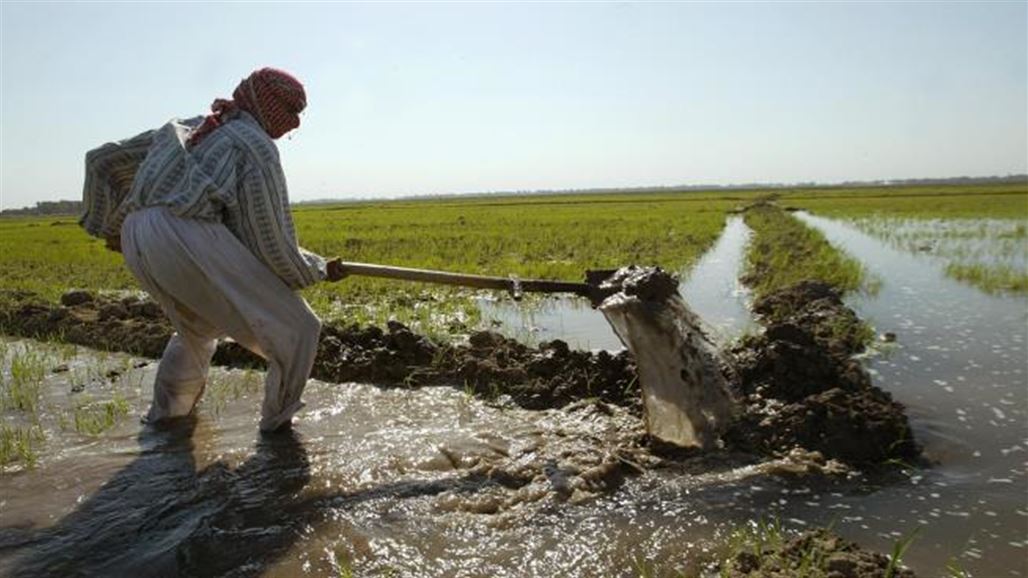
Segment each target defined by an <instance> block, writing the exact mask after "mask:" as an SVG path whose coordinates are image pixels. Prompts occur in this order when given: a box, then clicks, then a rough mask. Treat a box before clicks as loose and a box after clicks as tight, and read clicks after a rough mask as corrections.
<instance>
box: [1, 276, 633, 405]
mask: <svg viewBox="0 0 1028 578" xmlns="http://www.w3.org/2000/svg"><path fill="white" fill-rule="evenodd" d="M0 297H2V299H0V303H5V304H6V305H5V306H3V307H0V330H2V332H3V333H5V334H8V335H16V336H21V337H30V338H36V339H42V340H59V341H65V342H68V343H74V344H78V345H84V346H88V347H93V348H97V349H106V350H111V351H123V352H126V353H131V354H135V355H140V356H144V357H151V358H155V359H156V358H159V357H160V356H161V354H162V352H163V351H164V346H165V345H166V344H167V341H168V339H169V338H170V337H171V335H172V333H173V331H174V330H173V328H172V326H171V324H170V323H169V322H168V320H167V318H166V317H165V316H164V314H163V312H162V311H161V308H160V307H159V306H158V305H157V304H156V303H154V302H153V301H150V300H146V299H140V298H139V297H135V296H129V297H115V296H108V295H99V294H95V293H91V292H87V291H81V290H75V291H69V292H67V293H65V294H64V295H63V296H62V297H61V303H60V305H54V304H48V303H46V302H44V301H42V300H40V299H38V298H37V297H36V296H35V295H32V294H28V293H11V292H7V293H5V294H4V295H2V296H0ZM213 362H214V363H215V364H216V365H228V366H236V367H261V366H263V365H264V361H263V360H262V359H261V358H260V357H258V356H257V355H255V354H253V353H251V352H250V351H248V350H247V349H245V348H243V347H242V346H240V345H239V344H237V343H235V342H233V341H232V340H222V341H221V342H220V343H219V344H218V349H217V351H216V352H215V354H214V360H213ZM311 375H312V377H314V378H315V379H320V380H323V381H332V382H351V381H357V382H365V383H374V384H376V385H381V386H402V387H417V386H426V385H451V386H457V387H461V388H464V389H466V390H468V391H471V392H474V393H475V394H477V395H480V396H483V397H486V398H497V397H499V396H502V395H508V396H510V397H511V399H512V400H513V401H514V402H515V403H516V404H518V405H519V406H521V407H524V408H527V409H546V408H559V407H563V406H565V405H567V404H569V403H571V402H574V401H579V400H583V399H595V400H597V401H602V402H606V403H612V404H616V405H619V406H623V407H626V408H629V409H630V410H632V411H633V412H635V413H638V412H640V411H641V409H640V407H641V406H640V401H639V387H638V384H637V380H636V375H635V365H634V362H633V360H632V358H631V356H630V354H628V353H627V352H620V353H615V354H611V353H608V352H606V351H599V352H596V353H592V352H587V351H577V350H572V349H570V348H569V347H568V345H567V343H565V342H563V341H560V340H554V341H549V342H544V343H541V344H540V345H539V346H538V347H528V346H526V345H524V344H522V343H519V342H517V341H515V340H513V339H508V338H506V337H503V336H502V335H500V334H498V333H492V332H488V331H482V332H476V333H472V334H471V335H470V336H469V337H468V339H467V341H466V342H463V343H454V344H440V343H437V342H434V341H432V340H430V339H428V338H426V337H424V336H421V335H418V334H415V333H414V332H412V331H411V330H410V329H409V328H408V327H406V326H404V325H403V324H401V323H397V322H390V323H389V324H388V326H387V327H386V328H385V329H382V328H379V327H376V326H366V327H360V326H357V325H342V324H331V323H329V324H326V325H325V326H324V327H323V328H322V332H321V338H320V341H319V344H318V356H317V359H316V361H315V365H314V369H313V371H312V374H311Z"/></svg>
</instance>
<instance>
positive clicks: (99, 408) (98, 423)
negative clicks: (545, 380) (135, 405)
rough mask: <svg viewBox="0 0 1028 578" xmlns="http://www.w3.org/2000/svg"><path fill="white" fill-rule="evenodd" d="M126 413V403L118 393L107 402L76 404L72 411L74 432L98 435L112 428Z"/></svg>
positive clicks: (127, 405)
mask: <svg viewBox="0 0 1028 578" xmlns="http://www.w3.org/2000/svg"><path fill="white" fill-rule="evenodd" d="M128 412H129V404H128V401H127V400H126V399H125V398H124V397H122V396H121V394H119V393H115V394H114V397H113V398H112V399H110V400H108V401H103V402H97V403H89V402H83V403H79V404H76V406H75V408H74V409H73V411H72V417H73V421H74V425H75V431H77V432H79V433H81V434H86V435H99V434H101V433H103V432H105V431H107V430H109V429H111V428H112V427H114V426H115V425H116V424H117V423H118V422H119V421H120V420H121V418H123V417H125V416H126V415H128Z"/></svg>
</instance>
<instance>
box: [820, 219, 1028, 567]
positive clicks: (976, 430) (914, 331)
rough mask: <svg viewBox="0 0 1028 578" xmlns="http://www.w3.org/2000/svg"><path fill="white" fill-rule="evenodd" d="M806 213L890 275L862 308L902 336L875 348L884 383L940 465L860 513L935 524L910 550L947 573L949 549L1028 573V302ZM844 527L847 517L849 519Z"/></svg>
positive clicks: (870, 521) (965, 558)
mask: <svg viewBox="0 0 1028 578" xmlns="http://www.w3.org/2000/svg"><path fill="white" fill-rule="evenodd" d="M800 217H801V218H802V219H803V220H804V221H805V222H807V223H808V224H811V225H813V226H815V227H817V228H818V229H820V230H821V231H822V232H824V233H825V234H826V236H827V237H828V238H829V240H830V241H831V242H832V243H835V244H837V245H839V246H842V247H845V249H846V250H847V251H848V252H850V253H851V254H852V255H854V256H855V257H857V258H858V259H860V260H861V261H862V262H864V263H865V264H867V266H868V267H869V268H870V269H871V270H872V271H873V272H874V273H875V274H876V275H878V276H879V277H880V278H881V279H882V280H883V283H882V286H881V288H880V290H879V292H878V294H877V295H875V296H874V297H863V298H857V299H856V300H855V302H854V305H855V307H856V309H857V310H858V311H859V312H860V314H861V315H862V316H863V317H865V318H866V319H868V320H869V321H871V322H872V323H873V324H874V325H875V326H876V327H877V329H878V330H879V331H880V332H894V333H896V336H897V337H896V343H895V345H890V346H887V347H884V348H883V351H881V352H880V353H879V354H878V355H874V356H871V357H870V358H869V359H868V363H869V364H870V368H871V370H872V371H873V373H874V375H875V379H876V382H877V383H878V385H880V386H881V387H884V388H886V389H887V390H888V391H890V392H891V393H892V394H893V395H894V396H895V397H896V398H897V399H898V400H899V401H900V402H902V403H903V404H905V405H906V406H907V408H908V411H909V413H910V416H911V424H912V425H913V427H914V429H915V434H916V436H917V439H918V440H919V441H920V443H922V444H923V445H924V447H925V454H926V456H927V457H928V458H929V459H930V460H932V461H933V462H935V465H933V466H932V467H929V468H927V469H924V470H918V471H917V472H916V473H914V474H913V475H912V477H911V478H910V480H909V482H908V483H905V484H901V485H899V486H897V487H892V488H889V489H887V490H882V491H880V492H877V493H876V494H875V495H873V496H871V497H869V499H867V500H864V501H862V503H860V504H859V505H856V507H855V508H853V510H855V511H852V512H848V513H847V516H858V517H860V518H862V524H863V525H866V526H869V527H874V526H875V525H876V524H877V523H884V522H887V523H889V524H895V525H898V526H902V525H906V526H907V527H908V528H911V527H915V526H920V527H922V528H923V529H922V530H921V532H920V536H919V537H918V539H917V543H915V545H914V547H913V548H912V550H911V553H910V555H909V556H910V557H909V560H910V561H911V563H914V564H915V567H917V565H916V563H915V562H914V561H915V560H921V561H923V564H924V565H925V567H926V568H927V569H929V570H931V569H932V568H936V570H931V571H930V572H927V573H928V574H929V575H931V574H932V572H934V573H938V567H939V566H938V564H940V563H941V562H942V560H941V557H943V554H944V553H948V554H954V555H958V556H959V557H960V559H961V562H962V563H963V564H964V566H965V567H966V568H967V569H969V570H971V571H973V572H974V573H975V575H980V576H1024V575H1026V574H1028V505H1026V502H1025V498H1026V495H1028V469H1026V464H1028V415H1026V410H1028V377H1026V374H1025V371H1026V366H1025V362H1026V359H1028V357H1026V355H1028V345H1026V342H1025V334H1026V327H1028V308H1026V300H1025V298H1023V297H1016V296H994V295H988V294H986V293H984V292H982V291H980V290H978V289H976V288H974V287H970V286H967V285H964V284H961V283H957V282H955V281H953V280H951V279H949V278H948V277H947V276H946V275H945V272H944V267H943V266H941V264H940V263H939V262H938V261H937V260H935V259H932V258H930V257H928V256H923V255H919V254H911V253H909V252H906V251H901V250H897V249H894V248H892V247H890V246H887V245H886V244H884V243H882V242H881V241H879V240H878V239H876V238H873V237H871V236H868V235H866V234H864V233H862V232H860V231H859V230H857V229H856V228H853V227H850V226H847V225H845V224H841V223H838V222H834V221H831V220H828V219H824V218H820V217H815V216H811V215H806V214H801V215H800ZM841 530H843V532H845V531H846V529H845V527H843V528H841Z"/></svg>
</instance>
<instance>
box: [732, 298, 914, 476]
mask: <svg viewBox="0 0 1028 578" xmlns="http://www.w3.org/2000/svg"><path fill="white" fill-rule="evenodd" d="M753 309H754V311H756V312H757V313H759V314H760V315H762V321H763V322H764V323H765V331H764V333H763V334H761V335H757V336H750V337H747V338H746V339H744V340H743V341H742V342H741V343H740V344H739V345H737V346H736V347H734V348H733V350H732V355H733V358H734V360H735V368H736V371H737V372H738V376H739V380H738V382H737V384H736V385H737V387H738V394H739V396H740V398H741V399H742V400H743V404H744V411H743V412H742V414H741V415H740V416H739V417H738V419H737V421H736V423H735V424H734V425H733V427H732V428H731V429H730V431H729V432H728V433H727V434H726V436H725V438H726V441H728V442H729V443H731V444H733V445H735V446H737V447H740V448H746V449H748V450H750V451H756V452H760V453H768V452H770V453H781V452H785V451H788V450H789V449H790V448H792V447H795V446H800V447H803V448H806V449H808V450H816V451H819V452H822V453H823V454H824V455H825V456H827V457H830V458H836V459H839V460H842V461H844V462H847V463H850V464H854V465H874V464H881V463H882V462H885V461H887V460H890V459H900V460H911V459H913V458H915V457H917V456H918V455H919V453H920V448H919V447H918V446H917V444H916V443H915V442H914V439H913V434H912V432H911V429H910V424H909V423H908V421H907V417H906V414H905V412H904V408H903V406H902V405H900V404H899V403H897V402H895V401H893V399H892V397H891V396H890V395H889V394H888V393H887V392H885V391H883V390H882V389H879V388H878V387H875V386H873V385H872V384H871V378H870V376H869V375H868V373H867V370H865V369H864V367H863V366H862V365H861V364H860V362H858V361H856V360H854V359H853V358H852V356H853V355H854V354H856V353H859V352H861V351H863V349H864V339H865V338H866V337H865V335H866V329H865V328H864V326H863V325H862V323H861V322H860V320H859V319H858V318H857V316H856V314H855V313H853V311H852V310H850V309H849V308H848V307H846V306H845V305H844V304H843V303H842V299H841V298H840V296H839V294H838V292H836V291H835V290H834V289H833V288H831V287H830V286H828V285H826V284H824V283H819V282H813V281H807V282H802V283H799V284H797V285H795V286H793V287H789V288H786V289H783V290H781V291H777V292H775V293H772V294H770V295H768V296H767V297H765V298H763V299H760V300H758V301H757V302H756V303H755V304H754V307H753Z"/></svg>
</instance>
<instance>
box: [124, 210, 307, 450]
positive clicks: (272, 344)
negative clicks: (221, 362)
mask: <svg viewBox="0 0 1028 578" xmlns="http://www.w3.org/2000/svg"><path fill="white" fill-rule="evenodd" d="M136 215H137V214H133V215H130V216H129V217H130V218H132V217H135V216H136ZM140 217H142V218H141V219H138V220H137V221H129V220H126V226H125V227H123V229H122V243H123V248H124V249H125V260H126V262H127V263H129V267H130V268H131V269H133V272H135V271H136V268H137V267H135V266H133V265H132V261H133V260H134V261H137V262H140V263H142V265H140V266H138V268H140V269H143V270H144V274H143V275H139V274H137V277H138V278H139V279H140V283H141V284H143V286H144V287H145V288H147V290H148V291H150V292H151V294H154V295H155V298H157V299H158V300H159V301H161V304H162V306H163V307H164V308H165V311H166V312H167V313H168V316H169V317H171V318H172V322H173V323H174V324H175V326H176V328H183V329H186V328H189V327H196V328H200V329H201V330H198V331H196V333H197V334H198V335H199V336H201V337H204V338H206V337H207V336H209V335H212V333H214V332H217V333H222V334H227V335H229V336H231V337H232V338H233V339H235V340H236V341H237V342H239V344H240V345H242V346H244V347H246V348H247V349H250V350H251V351H253V352H255V353H257V354H258V355H260V356H262V357H264V358H265V359H266V360H267V361H268V374H267V378H266V379H265V386H264V403H263V405H262V408H261V426H260V427H261V429H262V430H266V431H267V430H274V429H277V428H278V427H280V426H281V425H283V424H285V423H286V422H288V421H289V420H290V418H291V417H292V416H293V414H295V413H296V412H297V411H298V410H299V409H300V408H301V407H303V404H302V403H301V402H300V395H301V394H302V393H303V389H304V386H305V385H306V383H307V378H308V376H309V375H310V371H311V367H313V364H314V356H315V354H316V353H317V347H318V335H319V334H320V331H321V322H320V321H319V320H318V318H317V316H315V315H314V313H313V312H312V311H311V309H310V307H308V306H307V303H306V302H305V301H304V300H303V298H302V297H300V296H299V295H297V294H296V293H295V292H293V291H292V290H290V289H289V288H288V287H287V286H286V285H285V283H283V282H282V280H281V279H279V278H278V277H277V276H276V275H275V274H274V273H272V272H271V270H270V269H268V268H267V267H266V266H265V265H264V264H263V263H261V262H260V261H259V260H258V259H257V258H256V257H255V256H254V255H253V253H251V252H250V251H249V249H247V248H246V247H245V246H244V245H243V244H242V243H241V242H240V241H239V240H238V239H237V238H236V237H235V236H234V235H232V233H231V232H229V230H228V229H227V228H225V227H224V226H223V225H221V224H218V223H210V222H204V221H198V220H191V219H181V218H178V217H174V216H172V215H171V214H170V212H168V211H166V210H146V211H144V212H142V213H141V214H140ZM129 229H131V230H129ZM133 232H135V233H137V234H138V235H139V236H140V239H142V242H141V243H138V244H136V245H134V244H133V235H132V233H133ZM130 253H131V256H130ZM151 287H153V290H151ZM159 296H160V297H159ZM165 301H167V303H165ZM206 327H210V328H211V329H210V330H209V331H208V330H204V328H206ZM180 333H181V335H182V338H184V339H185V342H186V343H189V339H188V338H187V336H188V334H189V331H186V330H183V331H181V332H180ZM170 346H171V344H169V347H170ZM187 349H188V348H187ZM198 351H199V353H198V354H196V355H194V356H193V361H191V362H190V363H192V364H193V367H194V368H198V367H199V366H200V364H199V362H198V361H197V360H200V359H206V360H207V362H209V359H210V356H209V355H208V354H206V353H205V351H206V350H203V349H199V350H198ZM212 352H213V350H212ZM176 355H177V354H176ZM204 355H206V357H204ZM186 357H188V356H186ZM188 365H189V364H186V365H183V366H179V365H177V364H176V367H187V366H188ZM187 373H188V372H187Z"/></svg>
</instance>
